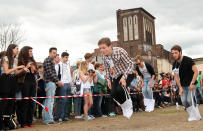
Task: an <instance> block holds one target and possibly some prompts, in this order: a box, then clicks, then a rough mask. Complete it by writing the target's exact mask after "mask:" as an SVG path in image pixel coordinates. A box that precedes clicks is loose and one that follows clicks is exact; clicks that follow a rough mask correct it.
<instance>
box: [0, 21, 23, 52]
mask: <svg viewBox="0 0 203 131" xmlns="http://www.w3.org/2000/svg"><path fill="white" fill-rule="evenodd" d="M23 41H24V38H23V33H22V31H21V26H20V25H17V24H8V25H5V24H2V25H0V50H1V51H5V50H6V48H7V47H8V45H9V44H17V45H18V44H19V43H20V42H23Z"/></svg>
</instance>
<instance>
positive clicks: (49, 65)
mask: <svg viewBox="0 0 203 131" xmlns="http://www.w3.org/2000/svg"><path fill="white" fill-rule="evenodd" d="M43 67H44V80H45V82H46V83H47V82H58V81H59V79H58V76H57V74H56V70H55V64H54V62H53V60H52V59H51V58H50V57H47V58H46V59H45V60H44V63H43Z"/></svg>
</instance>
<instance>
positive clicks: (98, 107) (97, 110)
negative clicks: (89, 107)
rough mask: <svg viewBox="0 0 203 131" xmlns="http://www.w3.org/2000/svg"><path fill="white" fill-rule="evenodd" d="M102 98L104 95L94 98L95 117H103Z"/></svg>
mask: <svg viewBox="0 0 203 131" xmlns="http://www.w3.org/2000/svg"><path fill="white" fill-rule="evenodd" d="M102 98H103V96H94V97H93V100H94V103H93V114H94V116H95V117H101V116H102V115H103V113H102V110H101V104H102Z"/></svg>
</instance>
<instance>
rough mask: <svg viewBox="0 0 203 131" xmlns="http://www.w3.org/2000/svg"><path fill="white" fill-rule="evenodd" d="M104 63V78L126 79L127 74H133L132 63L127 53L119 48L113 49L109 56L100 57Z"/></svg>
mask: <svg viewBox="0 0 203 131" xmlns="http://www.w3.org/2000/svg"><path fill="white" fill-rule="evenodd" d="M102 59H103V61H104V69H105V72H106V75H105V78H106V79H110V77H112V78H118V77H119V76H120V75H123V76H122V77H123V78H124V79H127V77H128V75H129V74H133V62H132V60H131V58H130V57H129V55H128V53H127V52H126V51H125V50H124V49H123V48H120V47H113V52H112V54H111V55H110V56H104V55H102Z"/></svg>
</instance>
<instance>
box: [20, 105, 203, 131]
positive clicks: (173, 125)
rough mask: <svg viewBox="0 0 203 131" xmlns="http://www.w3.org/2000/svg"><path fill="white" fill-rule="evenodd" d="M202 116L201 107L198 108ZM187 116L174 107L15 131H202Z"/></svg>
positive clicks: (202, 125) (202, 123) (200, 125)
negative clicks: (129, 116)
mask: <svg viewBox="0 0 203 131" xmlns="http://www.w3.org/2000/svg"><path fill="white" fill-rule="evenodd" d="M199 109H200V113H201V115H202V116H203V106H200V107H199ZM187 118H188V114H187V112H186V111H185V110H184V109H183V108H181V109H180V110H179V111H178V110H176V108H175V106H171V107H167V108H164V109H156V110H155V111H154V112H151V113H147V112H140V113H135V114H133V116H132V118H131V119H130V120H128V119H126V118H124V117H123V116H122V115H118V116H116V117H108V118H97V119H95V120H92V121H84V120H75V119H73V120H72V121H71V122H65V123H62V124H60V125H43V124H42V123H41V121H40V120H39V121H37V122H36V123H35V127H34V128H26V129H17V131H21V130H22V131H203V121H202V120H201V121H194V122H187Z"/></svg>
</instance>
